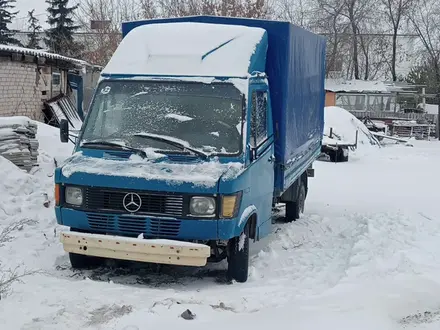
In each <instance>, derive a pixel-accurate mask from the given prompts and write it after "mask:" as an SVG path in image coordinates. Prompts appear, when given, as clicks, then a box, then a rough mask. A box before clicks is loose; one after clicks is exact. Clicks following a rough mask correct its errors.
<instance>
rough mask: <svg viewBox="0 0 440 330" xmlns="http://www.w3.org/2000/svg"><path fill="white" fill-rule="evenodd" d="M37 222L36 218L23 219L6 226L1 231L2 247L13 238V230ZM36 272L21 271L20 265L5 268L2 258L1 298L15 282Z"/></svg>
mask: <svg viewBox="0 0 440 330" xmlns="http://www.w3.org/2000/svg"><path fill="white" fill-rule="evenodd" d="M35 223H36V221H35V220H31V219H22V220H19V221H17V222H14V223H12V224H11V225H9V226H6V227H5V228H4V229H3V230H1V231H0V248H1V247H3V246H4V245H5V244H6V243H9V242H11V241H12V240H13V238H14V237H13V236H12V233H13V232H15V231H19V230H22V229H23V227H24V226H26V225H31V224H35ZM35 273H37V271H27V270H25V271H20V268H19V267H16V268H14V269H3V268H2V264H1V260H0V300H1V299H2V298H3V297H5V296H6V295H7V294H8V292H9V290H10V288H11V285H12V284H13V283H15V282H20V281H21V279H22V278H23V277H25V276H29V275H32V274H35Z"/></svg>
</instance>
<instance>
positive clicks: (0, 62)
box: [0, 45, 99, 122]
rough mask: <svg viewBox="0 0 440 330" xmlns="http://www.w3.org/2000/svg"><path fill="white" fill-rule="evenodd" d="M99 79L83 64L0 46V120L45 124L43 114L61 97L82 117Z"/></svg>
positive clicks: (72, 60)
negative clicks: (12, 118)
mask: <svg viewBox="0 0 440 330" xmlns="http://www.w3.org/2000/svg"><path fill="white" fill-rule="evenodd" d="M98 77H99V68H96V67H94V66H92V65H90V64H88V63H86V62H84V61H80V60H77V59H72V58H67V57H64V56H61V55H57V54H52V53H47V52H44V51H40V50H33V49H27V48H20V47H12V46H5V45H0V117H1V116H27V117H29V118H31V119H35V120H39V121H46V122H47V121H48V120H50V119H51V118H47V117H48V116H47V112H46V113H45V112H44V111H43V110H44V109H45V106H46V105H47V103H48V102H50V101H51V100H53V99H54V98H57V97H60V96H63V97H66V98H68V99H69V100H70V101H71V103H72V104H73V105H74V108H75V110H76V111H77V112H78V113H79V117H82V113H83V107H87V106H88V104H89V102H90V98H91V95H92V92H91V91H92V90H93V88H94V86H95V84H96V81H97V79H98Z"/></svg>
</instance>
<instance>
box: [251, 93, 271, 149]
mask: <svg viewBox="0 0 440 330" xmlns="http://www.w3.org/2000/svg"><path fill="white" fill-rule="evenodd" d="M266 138H267V92H263V91H255V92H253V93H252V118H251V146H252V147H257V146H258V145H259V144H260V143H261V142H263V141H264V140H265V139H266Z"/></svg>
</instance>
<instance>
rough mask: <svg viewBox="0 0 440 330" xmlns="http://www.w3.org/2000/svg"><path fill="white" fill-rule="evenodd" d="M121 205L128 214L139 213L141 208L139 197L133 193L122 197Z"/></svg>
mask: <svg viewBox="0 0 440 330" xmlns="http://www.w3.org/2000/svg"><path fill="white" fill-rule="evenodd" d="M122 205H123V206H124V209H126V210H127V211H128V212H130V213H135V212H137V211H139V210H140V208H141V206H142V199H141V196H139V195H138V194H135V193H128V194H127V195H125V196H124V199H123V201H122Z"/></svg>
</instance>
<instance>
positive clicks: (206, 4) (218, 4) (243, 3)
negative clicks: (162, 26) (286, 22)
mask: <svg viewBox="0 0 440 330" xmlns="http://www.w3.org/2000/svg"><path fill="white" fill-rule="evenodd" d="M158 8H159V10H160V12H161V14H162V15H163V16H165V17H182V16H191V15H215V16H230V17H248V18H269V17H270V16H271V9H272V6H271V3H270V0H158Z"/></svg>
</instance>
